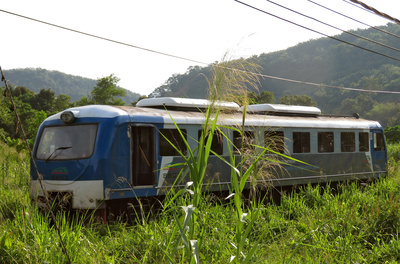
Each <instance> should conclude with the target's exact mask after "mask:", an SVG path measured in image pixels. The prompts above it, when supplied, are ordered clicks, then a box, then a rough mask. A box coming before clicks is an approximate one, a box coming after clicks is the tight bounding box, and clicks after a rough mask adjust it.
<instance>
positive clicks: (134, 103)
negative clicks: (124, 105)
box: [132, 95, 149, 106]
mask: <svg viewBox="0 0 400 264" xmlns="http://www.w3.org/2000/svg"><path fill="white" fill-rule="evenodd" d="M147 98H149V97H147V96H146V95H142V96H140V97H139V98H138V100H137V101H135V102H132V106H136V104H137V103H138V102H139V101H140V100H142V99H147Z"/></svg>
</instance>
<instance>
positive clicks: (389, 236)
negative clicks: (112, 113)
mask: <svg viewBox="0 0 400 264" xmlns="http://www.w3.org/2000/svg"><path fill="white" fill-rule="evenodd" d="M0 147H1V148H2V151H3V152H2V153H4V154H2V156H1V158H2V160H3V161H5V160H6V159H8V160H9V164H8V172H7V174H6V172H5V170H4V167H3V169H2V170H1V172H0V180H1V182H2V183H7V186H6V185H3V184H2V185H1V186H0V196H1V199H0V263H62V262H63V261H65V257H64V255H63V253H62V251H61V249H60V247H59V246H58V236H57V234H56V231H55V230H54V228H52V226H51V224H50V220H49V216H48V215H46V214H43V213H39V212H38V210H37V208H36V207H35V206H32V205H31V204H30V202H29V192H28V181H29V173H28V160H29V157H28V156H27V155H25V154H19V153H17V152H16V151H14V150H13V149H12V148H8V147H6V146H3V145H1V144H0ZM390 149H391V148H389V150H390ZM389 154H390V155H391V153H389ZM391 166H393V167H391V168H390V174H389V176H388V177H387V178H383V179H379V180H378V181H376V182H373V183H370V184H368V185H359V184H355V183H350V184H347V183H343V184H342V185H340V186H339V187H338V190H337V191H334V190H332V188H330V186H322V185H321V186H305V187H303V188H300V189H299V190H298V191H297V192H293V193H288V194H286V195H283V196H282V200H281V205H280V206H278V205H275V204H266V205H262V204H261V205H260V207H259V208H258V211H259V215H258V217H257V218H256V219H254V221H253V223H252V228H251V230H250V231H249V233H248V235H247V240H246V241H245V242H244V244H243V253H244V254H247V253H248V252H249V251H250V250H252V249H253V250H254V252H253V253H252V257H251V258H250V261H251V262H254V263H332V262H333V263H398V262H399V261H400V238H399V225H400V210H399V206H400V201H399V198H398V197H400V175H399V172H400V167H399V165H398V164H394V165H391ZM16 171H17V172H18V173H20V174H18V175H17V174H15V175H14V172H16ZM5 175H8V176H7V177H8V178H7V179H5ZM10 175H11V177H10ZM13 175H14V176H13ZM187 195H189V196H190V193H187ZM201 200H202V201H203V202H202V203H201V205H202V206H201V211H200V213H198V214H197V224H198V227H197V231H198V232H199V233H197V232H196V236H195V238H197V239H198V240H200V237H201V241H200V244H201V246H200V247H198V253H196V254H197V256H198V258H199V262H202V263H229V261H230V259H231V257H232V256H233V255H235V254H236V253H235V252H236V251H235V247H234V246H233V245H235V243H236V242H235V241H236V237H235V236H236V221H237V220H236V214H237V212H236V209H235V208H234V206H233V205H230V204H226V203H225V204H222V203H219V202H218V200H217V202H215V199H214V197H213V196H212V195H206V194H204V195H203V196H202V199H201ZM210 201H214V202H210ZM181 210H182V209H181ZM177 216H178V217H182V219H184V216H185V213H184V211H183V210H182V215H178V214H177ZM57 221H58V223H59V226H60V228H61V233H62V236H63V239H64V240H65V243H66V246H67V249H68V252H69V253H70V256H71V261H72V262H73V263H155V262H158V263H168V262H174V263H179V262H181V263H182V262H183V263H189V262H191V259H192V262H193V261H194V259H193V258H192V256H191V255H190V256H189V255H187V253H186V251H185V249H184V248H183V247H181V248H179V247H178V249H177V251H176V252H175V254H173V255H172V254H170V253H171V251H170V250H169V249H171V248H172V247H174V245H172V243H175V240H174V239H175V238H176V237H177V234H176V235H174V233H173V232H174V230H176V228H177V227H176V225H177V222H176V221H175V220H174V216H173V214H169V213H166V214H162V215H160V216H158V217H156V218H153V219H152V220H150V219H149V220H148V221H146V222H143V223H142V224H136V225H126V224H124V223H114V224H110V225H96V224H86V223H84V222H82V221H80V220H76V221H70V220H68V221H67V220H66V217H65V216H64V215H63V214H60V215H58V218H57ZM180 223H182V222H180ZM249 223H250V222H249V220H248V218H246V220H245V222H244V223H243V225H244V228H246V227H247V226H248V224H249ZM200 227H201V228H200ZM200 234H201V236H200ZM189 242H190V241H189ZM181 245H182V244H181ZM189 245H190V247H192V245H191V244H190V243H189ZM254 248H255V249H254ZM191 250H192V249H191ZM247 255H248V254H247Z"/></svg>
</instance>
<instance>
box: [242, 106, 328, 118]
mask: <svg viewBox="0 0 400 264" xmlns="http://www.w3.org/2000/svg"><path fill="white" fill-rule="evenodd" d="M242 109H243V107H242ZM247 112H249V113H258V114H261V113H263V114H269V115H294V116H318V115H320V114H321V110H320V109H319V108H317V107H314V106H300V105H283V104H257V105H249V106H247Z"/></svg>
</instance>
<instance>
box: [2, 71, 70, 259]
mask: <svg viewBox="0 0 400 264" xmlns="http://www.w3.org/2000/svg"><path fill="white" fill-rule="evenodd" d="M0 74H1V81H2V82H4V85H5V93H6V95H8V97H9V98H10V101H11V104H12V108H13V111H14V113H15V117H16V119H17V124H16V126H17V128H18V125H19V126H20V127H21V131H22V135H23V137H24V141H25V144H26V147H27V149H28V152H29V153H32V150H31V147H30V146H29V143H28V139H27V136H26V133H25V130H24V127H23V126H22V123H21V119H20V117H19V114H18V109H17V106H16V105H15V102H14V99H13V95H12V91H11V89H10V87H9V86H8V84H7V80H6V78H5V76H4V73H3V70H2V69H1V67H0ZM32 161H33V165H34V168H35V172H36V174H37V176H38V181H39V184H40V188H41V189H42V192H43V195H44V197H45V201H46V202H45V204H46V207H47V209H48V210H49V211H50V215H51V218H52V219H53V222H54V227H55V229H56V231H57V234H58V238H59V240H60V247H61V250H62V251H63V253H64V255H65V256H66V258H67V260H66V261H67V262H66V263H71V259H70V257H69V254H68V251H67V248H66V246H65V243H64V240H63V238H62V236H61V231H60V228H59V226H58V224H57V219H56V216H55V214H54V212H53V210H52V208H51V205H50V201H49V197H48V193H47V192H46V190H45V188H44V186H43V183H42V179H41V175H40V173H39V169H38V167H37V165H36V162H35V160H34V159H32Z"/></svg>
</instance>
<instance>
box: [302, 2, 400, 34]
mask: <svg viewBox="0 0 400 264" xmlns="http://www.w3.org/2000/svg"><path fill="white" fill-rule="evenodd" d="M307 1H308V2H310V3H312V4H314V5H317V6H319V7H322V8H324V9H326V10H329V11H331V12H333V13H335V14H338V15H341V16H343V17H345V18H348V19H350V20H353V21H355V22H358V23H360V24H362V25H364V26H368V27H370V28H373V29H375V30H378V31H380V32H383V33H386V34H388V35H391V36H393V37H396V38H400V36H398V35H396V34H393V33H390V32H389V31H386V30H383V29H380V28H378V27H375V26H372V25H369V24H367V23H364V22H362V21H360V20H357V19H355V18H352V17H350V16H347V15H344V14H342V13H340V12H338V11H335V10H333V9H330V8H328V7H326V6H323V5H321V4H319V3H316V2H314V1H311V0H307ZM357 7H358V6H357ZM364 10H365V9H364Z"/></svg>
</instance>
